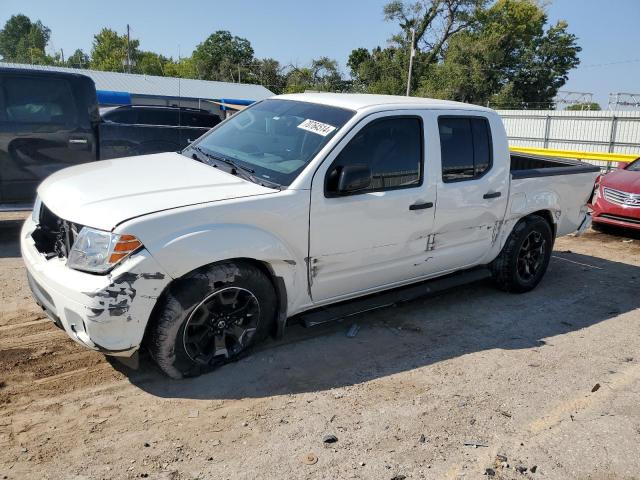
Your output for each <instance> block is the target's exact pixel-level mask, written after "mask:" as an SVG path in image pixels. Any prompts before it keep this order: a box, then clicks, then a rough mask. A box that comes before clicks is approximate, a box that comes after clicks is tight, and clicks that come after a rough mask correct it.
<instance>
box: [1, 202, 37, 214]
mask: <svg viewBox="0 0 640 480" xmlns="http://www.w3.org/2000/svg"><path fill="white" fill-rule="evenodd" d="M31 210H33V203H0V213H5V212H30V211H31Z"/></svg>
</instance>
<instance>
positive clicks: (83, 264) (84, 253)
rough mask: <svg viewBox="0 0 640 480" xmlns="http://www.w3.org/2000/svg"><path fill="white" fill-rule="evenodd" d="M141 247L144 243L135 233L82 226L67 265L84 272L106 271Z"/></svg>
mask: <svg viewBox="0 0 640 480" xmlns="http://www.w3.org/2000/svg"><path fill="white" fill-rule="evenodd" d="M140 247H142V243H141V242H140V241H139V240H138V239H137V238H136V237H134V236H133V235H120V234H117V233H111V232H105V231H103V230H96V229H95V228H89V227H82V230H80V233H79V234H78V237H77V238H76V241H75V242H73V247H71V252H69V258H68V259H67V266H68V267H69V268H73V269H75V270H82V271H84V272H92V273H106V272H108V271H109V270H111V269H112V268H113V267H115V266H116V265H117V264H118V263H120V262H121V261H122V260H124V259H125V258H127V257H128V256H129V255H130V254H131V253H133V252H134V251H136V250H137V249H139V248H140Z"/></svg>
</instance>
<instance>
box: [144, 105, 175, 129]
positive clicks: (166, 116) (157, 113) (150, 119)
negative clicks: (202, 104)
mask: <svg viewBox="0 0 640 480" xmlns="http://www.w3.org/2000/svg"><path fill="white" fill-rule="evenodd" d="M136 112H137V114H138V119H137V122H138V124H140V125H170V126H178V110H173V109H164V108H157V109H156V108H137V109H136Z"/></svg>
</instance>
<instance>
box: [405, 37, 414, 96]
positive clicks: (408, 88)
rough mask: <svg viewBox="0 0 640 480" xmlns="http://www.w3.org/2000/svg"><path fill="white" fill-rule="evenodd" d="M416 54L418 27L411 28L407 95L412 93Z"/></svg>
mask: <svg viewBox="0 0 640 480" xmlns="http://www.w3.org/2000/svg"><path fill="white" fill-rule="evenodd" d="M415 54H416V29H415V28H412V29H411V50H410V53H409V75H407V97H408V96H409V95H410V94H411V71H412V70H413V57H414V56H415Z"/></svg>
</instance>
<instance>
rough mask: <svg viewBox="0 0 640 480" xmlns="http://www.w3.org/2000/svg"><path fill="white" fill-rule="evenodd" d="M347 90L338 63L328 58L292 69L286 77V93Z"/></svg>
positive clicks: (347, 86) (318, 59) (347, 84)
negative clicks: (308, 65)
mask: <svg viewBox="0 0 640 480" xmlns="http://www.w3.org/2000/svg"><path fill="white" fill-rule="evenodd" d="M348 89H349V82H347V81H345V80H344V79H343V78H342V74H341V73H340V70H339V69H338V62H336V61H335V60H333V59H331V58H329V57H320V58H317V59H314V60H312V61H311V66H310V67H303V68H293V69H292V70H291V71H290V72H289V73H288V75H287V77H286V88H285V91H286V92H287V93H301V92H304V91H306V90H313V91H319V92H342V91H346V90H348Z"/></svg>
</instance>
